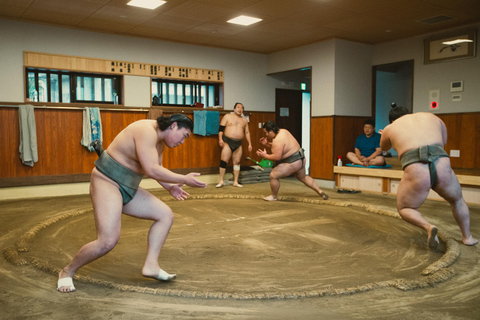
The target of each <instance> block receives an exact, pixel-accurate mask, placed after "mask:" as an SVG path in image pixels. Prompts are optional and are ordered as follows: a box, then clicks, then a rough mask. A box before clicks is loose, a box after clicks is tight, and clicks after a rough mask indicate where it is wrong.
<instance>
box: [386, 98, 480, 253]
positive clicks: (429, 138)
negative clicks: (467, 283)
mask: <svg viewBox="0 0 480 320" xmlns="http://www.w3.org/2000/svg"><path fill="white" fill-rule="evenodd" d="M389 119H390V125H388V126H386V127H385V129H384V130H383V131H382V130H380V131H379V133H380V134H381V135H382V137H381V140H380V147H381V148H382V150H384V151H388V150H389V149H390V148H392V147H393V149H395V150H396V151H397V152H398V157H399V158H400V160H401V163H402V167H403V170H404V174H403V178H402V180H401V181H400V185H399V186H398V191H397V209H398V212H399V213H400V215H401V217H402V218H403V220H405V221H407V222H409V223H411V224H413V225H415V226H417V227H420V228H422V229H424V230H426V231H427V234H428V240H427V242H428V245H429V247H430V248H431V249H435V248H436V247H437V245H438V237H437V232H438V230H437V227H436V226H434V225H432V224H430V223H429V222H427V221H426V220H425V219H424V218H423V216H422V215H421V214H420V212H419V211H418V208H419V207H420V206H421V205H422V204H423V202H424V201H425V199H426V198H427V196H428V193H429V191H430V188H431V189H433V190H435V191H436V192H437V193H438V194H439V195H440V196H441V197H443V198H444V199H445V200H447V201H448V203H450V206H451V208H452V213H453V216H454V218H455V220H456V222H457V224H458V226H459V227H460V230H461V232H462V241H463V243H464V244H466V245H474V244H476V243H478V240H477V239H475V238H473V237H472V235H471V234H470V213H469V210H468V207H467V204H466V203H465V200H464V199H463V196H462V189H461V187H460V184H459V183H458V179H457V176H456V175H455V173H454V172H453V171H452V168H451V166H450V158H449V157H448V154H447V153H446V152H445V151H444V150H443V147H444V146H445V144H446V143H447V129H446V127H445V124H444V123H443V121H442V120H441V119H440V118H438V117H437V116H435V115H433V114H431V113H424V112H418V113H415V114H409V111H408V110H407V109H405V108H403V107H395V108H393V109H392V110H391V111H390V115H389Z"/></svg>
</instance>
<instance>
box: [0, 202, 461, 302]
mask: <svg viewBox="0 0 480 320" xmlns="http://www.w3.org/2000/svg"><path fill="white" fill-rule="evenodd" d="M160 199H161V200H162V201H164V202H170V201H174V200H175V199H173V198H171V197H168V198H160ZM210 199H253V200H256V199H262V198H261V197H259V196H249V195H215V194H214V195H193V196H190V197H189V199H188V201H186V202H184V203H189V202H190V201H192V200H210ZM278 200H280V201H282V203H288V202H299V203H300V202H301V203H308V204H313V205H328V206H338V207H356V208H360V209H363V210H365V211H366V212H370V213H376V214H380V215H384V216H389V217H394V218H400V216H399V215H398V213H397V212H394V211H391V210H385V209H382V208H378V207H375V206H372V205H366V204H362V203H357V202H347V201H339V200H327V201H324V200H316V199H308V198H295V197H279V198H278ZM91 212H92V209H86V210H77V211H70V212H66V213H64V214H61V215H59V216H57V217H54V218H51V219H48V220H46V221H44V222H42V223H40V224H38V225H37V226H35V227H33V228H31V229H30V230H28V231H27V232H25V233H24V234H23V235H22V236H21V237H20V239H19V240H18V242H17V244H16V247H10V248H7V249H5V250H4V251H3V254H4V256H5V258H6V259H7V260H8V261H9V262H11V263H12V264H14V265H17V266H21V265H27V264H30V265H33V266H34V267H36V268H38V269H40V270H42V271H45V272H48V273H51V274H54V275H57V274H58V272H59V271H60V268H59V267H57V266H55V265H52V263H50V262H48V261H44V260H42V259H40V258H38V257H35V256H34V255H33V256H31V257H28V258H24V257H22V254H23V253H24V252H29V251H30V246H31V244H32V242H33V241H34V240H35V237H36V236H37V234H38V233H39V232H40V231H41V230H44V229H47V228H49V227H51V226H52V225H54V224H55V223H57V222H59V221H62V220H65V219H69V218H72V217H76V216H81V215H84V214H86V213H91ZM438 237H439V239H440V241H441V242H443V243H444V244H445V247H446V252H445V254H444V255H443V256H442V257H441V258H440V259H439V260H437V261H435V262H434V263H432V264H430V265H429V266H427V267H426V268H424V269H423V271H422V272H421V276H419V277H418V278H417V279H414V280H405V279H394V280H385V281H377V282H372V283H367V284H362V285H358V286H353V287H346V288H332V287H329V288H319V289H313V290H301V291H292V292H278V291H265V292H260V293H259V292H255V293H231V292H222V291H218V290H216V291H211V292H209V291H199V290H179V289H175V288H150V287H144V286H134V285H125V284H119V283H115V282H112V281H104V280H99V279H94V278H90V277H86V276H82V275H76V276H75V278H74V279H75V281H77V282H81V283H87V284H94V285H99V286H104V287H108V288H115V289H117V290H120V291H128V292H138V293H148V294H154V295H161V296H173V297H189V298H204V299H238V300H249V299H259V300H266V299H298V298H308V297H323V296H333V295H349V294H354V293H359V292H366V291H370V290H373V289H377V288H384V287H394V288H397V289H400V290H404V291H407V290H414V289H420V288H425V287H430V286H433V285H435V284H437V283H441V282H444V281H446V280H448V279H450V278H451V277H453V276H454V274H455V272H454V270H453V269H452V268H450V266H451V265H452V264H453V263H454V262H455V260H456V259H457V258H458V256H459V253H460V248H459V245H458V243H457V242H456V241H455V240H454V239H452V238H449V237H448V236H447V235H446V234H444V233H442V232H439V233H438ZM167 241H168V240H167Z"/></svg>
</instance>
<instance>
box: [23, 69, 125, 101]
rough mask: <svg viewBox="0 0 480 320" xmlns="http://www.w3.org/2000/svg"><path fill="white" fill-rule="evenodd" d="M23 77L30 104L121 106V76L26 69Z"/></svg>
mask: <svg viewBox="0 0 480 320" xmlns="http://www.w3.org/2000/svg"><path fill="white" fill-rule="evenodd" d="M26 78H27V88H26V89H27V90H26V94H27V98H28V99H30V101H33V102H61V103H76V102H77V103H78V102H81V103H105V104H118V103H122V101H121V96H120V95H119V94H118V93H120V92H122V87H121V83H122V81H121V80H122V77H121V76H116V75H104V74H91V73H79V72H68V71H57V70H46V69H32V68H27V69H26Z"/></svg>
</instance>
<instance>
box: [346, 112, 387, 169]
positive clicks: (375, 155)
mask: <svg viewBox="0 0 480 320" xmlns="http://www.w3.org/2000/svg"><path fill="white" fill-rule="evenodd" d="M363 132H364V134H362V135H360V136H358V138H357V140H356V141H355V153H353V152H349V153H347V158H348V160H350V161H352V163H354V164H358V165H361V166H365V167H369V166H385V165H386V164H387V163H386V162H385V158H384V157H383V156H382V149H380V138H381V135H380V134H378V133H377V132H375V122H374V121H373V119H368V120H365V122H364V123H363Z"/></svg>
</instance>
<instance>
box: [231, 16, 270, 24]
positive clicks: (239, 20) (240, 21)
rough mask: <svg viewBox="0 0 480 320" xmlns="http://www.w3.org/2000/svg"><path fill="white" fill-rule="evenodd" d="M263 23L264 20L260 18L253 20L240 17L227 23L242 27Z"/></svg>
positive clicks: (247, 17)
mask: <svg viewBox="0 0 480 320" xmlns="http://www.w3.org/2000/svg"><path fill="white" fill-rule="evenodd" d="M260 21H262V19H259V18H253V17H249V16H238V17H236V18H233V19H230V20H228V21H227V22H228V23H234V24H240V25H242V26H249V25H251V24H254V23H257V22H260Z"/></svg>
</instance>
